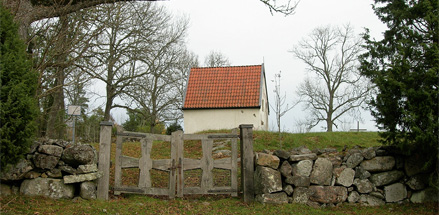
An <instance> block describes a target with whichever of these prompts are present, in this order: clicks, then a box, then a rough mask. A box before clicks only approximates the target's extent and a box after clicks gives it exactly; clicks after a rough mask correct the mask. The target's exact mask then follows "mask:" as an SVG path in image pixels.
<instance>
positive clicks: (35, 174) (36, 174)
mask: <svg viewBox="0 0 439 215" xmlns="http://www.w3.org/2000/svg"><path fill="white" fill-rule="evenodd" d="M40 176H41V173H40V172H37V171H33V170H32V171H29V172H27V173H26V175H25V176H24V178H27V179H31V178H38V177H40Z"/></svg>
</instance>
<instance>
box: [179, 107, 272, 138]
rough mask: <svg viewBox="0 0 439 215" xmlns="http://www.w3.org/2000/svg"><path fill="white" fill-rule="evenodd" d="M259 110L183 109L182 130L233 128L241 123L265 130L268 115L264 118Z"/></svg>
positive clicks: (188, 131)
mask: <svg viewBox="0 0 439 215" xmlns="http://www.w3.org/2000/svg"><path fill="white" fill-rule="evenodd" d="M261 112H262V110H261V109H259V108H252V109H250V108H248V109H197V110H184V111H183V117H184V132H185V133H195V132H199V131H204V130H218V129H233V128H237V127H239V125H241V124H253V126H254V129H255V130H267V128H268V121H267V120H268V117H267V119H265V120H264V119H263V118H261V116H263V114H261ZM264 118H265V117H264ZM262 120H264V122H263V123H261V121H262ZM261 124H264V125H261Z"/></svg>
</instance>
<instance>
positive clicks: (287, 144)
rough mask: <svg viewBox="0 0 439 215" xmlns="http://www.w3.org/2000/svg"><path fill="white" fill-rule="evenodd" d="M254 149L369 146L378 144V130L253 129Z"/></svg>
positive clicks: (338, 148) (339, 148)
mask: <svg viewBox="0 0 439 215" xmlns="http://www.w3.org/2000/svg"><path fill="white" fill-rule="evenodd" d="M253 139H254V146H253V149H254V151H257V152H259V151H262V150H264V149H268V150H275V149H280V148H281V146H282V149H284V150H291V149H293V148H297V147H300V146H306V147H307V148H309V149H311V150H312V149H324V148H335V149H337V150H339V151H340V150H342V149H343V148H344V147H345V146H347V147H348V148H352V147H353V146H357V145H358V146H361V147H371V146H380V145H381V143H380V142H379V140H380V137H379V135H378V132H320V133H299V134H292V133H281V134H280V135H279V134H278V133H277V132H270V131H254V132H253Z"/></svg>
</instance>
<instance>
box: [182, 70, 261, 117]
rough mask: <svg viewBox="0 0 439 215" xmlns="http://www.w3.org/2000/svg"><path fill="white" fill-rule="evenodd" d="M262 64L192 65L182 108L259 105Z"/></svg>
mask: <svg viewBox="0 0 439 215" xmlns="http://www.w3.org/2000/svg"><path fill="white" fill-rule="evenodd" d="M262 69H263V68H262V65H256V66H232V67H206V68H191V72H190V73H189V80H188V84H187V88H186V97H185V101H184V105H183V109H199V108H243V107H259V106H260V102H259V99H260V92H261V88H260V87H261V86H260V85H261V77H262V74H261V73H262Z"/></svg>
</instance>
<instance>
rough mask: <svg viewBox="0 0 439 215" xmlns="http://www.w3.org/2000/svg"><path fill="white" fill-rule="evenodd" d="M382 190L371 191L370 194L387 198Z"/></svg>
mask: <svg viewBox="0 0 439 215" xmlns="http://www.w3.org/2000/svg"><path fill="white" fill-rule="evenodd" d="M377 190H378V189H377ZM380 191H381V190H379V191H373V192H370V193H369V195H371V196H374V197H377V198H379V199H385V196H384V194H383V193H381V192H380Z"/></svg>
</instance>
